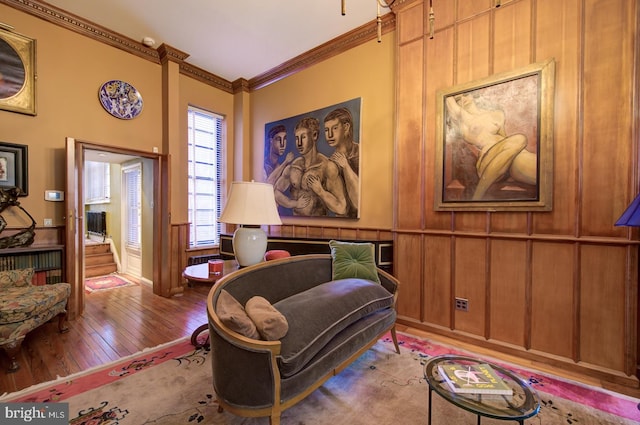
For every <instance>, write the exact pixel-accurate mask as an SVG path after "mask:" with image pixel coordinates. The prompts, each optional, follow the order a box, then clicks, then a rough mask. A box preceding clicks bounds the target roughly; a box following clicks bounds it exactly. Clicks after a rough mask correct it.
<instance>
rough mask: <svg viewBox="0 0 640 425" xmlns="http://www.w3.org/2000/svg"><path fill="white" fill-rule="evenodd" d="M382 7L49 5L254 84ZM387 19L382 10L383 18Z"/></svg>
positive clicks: (280, 2)
mask: <svg viewBox="0 0 640 425" xmlns="http://www.w3.org/2000/svg"><path fill="white" fill-rule="evenodd" d="M376 2H377V0H345V3H346V14H345V15H344V16H342V14H341V10H342V7H341V0H331V1H327V0H225V1H222V0H109V1H104V0H47V3H49V4H51V5H53V6H56V7H59V8H60V9H63V10H65V11H67V12H71V13H73V14H74V15H78V16H80V17H82V18H85V19H87V20H89V21H92V22H93V23H96V24H99V25H101V26H103V27H106V28H108V29H110V30H112V31H114V32H117V33H120V34H121V35H125V36H127V37H129V38H131V39H134V40H136V41H142V39H143V38H144V37H151V38H153V39H154V40H155V42H156V44H155V46H154V48H157V47H158V46H160V45H161V44H162V43H165V44H167V45H169V46H171V47H173V48H175V49H178V50H181V51H183V52H185V53H187V54H189V55H190V56H189V57H188V58H187V59H186V60H185V62H188V63H190V64H192V65H195V66H197V67H199V68H202V69H204V70H205V71H208V72H211V73H212V74H215V75H217V76H219V77H222V78H224V79H226V80H228V81H235V80H237V79H238V78H245V79H247V80H248V79H251V78H253V77H256V76H258V75H260V74H262V73H264V72H266V71H269V70H271V69H273V68H275V67H277V66H278V65H280V64H282V63H284V62H286V61H288V60H290V59H292V58H294V57H296V56H298V55H300V54H302V53H304V52H307V51H309V50H311V49H313V48H314V47H317V46H319V45H321V44H323V43H326V42H327V41H330V40H332V39H333V38H335V37H338V36H340V35H342V34H345V33H347V32H349V31H351V30H352V29H355V28H357V27H359V26H361V25H364V24H366V23H370V24H371V25H375V19H376V13H377V3H376ZM388 12H389V9H387V8H381V14H386V13H388Z"/></svg>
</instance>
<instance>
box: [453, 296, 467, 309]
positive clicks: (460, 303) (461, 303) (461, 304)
mask: <svg viewBox="0 0 640 425" xmlns="http://www.w3.org/2000/svg"><path fill="white" fill-rule="evenodd" d="M456 310H460V311H469V300H468V299H466V298H459V297H456Z"/></svg>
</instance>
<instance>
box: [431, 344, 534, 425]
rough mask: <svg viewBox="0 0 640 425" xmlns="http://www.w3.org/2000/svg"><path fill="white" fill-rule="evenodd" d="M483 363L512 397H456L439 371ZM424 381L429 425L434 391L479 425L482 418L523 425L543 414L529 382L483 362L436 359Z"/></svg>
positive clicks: (474, 395)
mask: <svg viewBox="0 0 640 425" xmlns="http://www.w3.org/2000/svg"><path fill="white" fill-rule="evenodd" d="M481 363H484V364H488V365H490V366H491V368H493V369H494V370H495V371H496V373H497V374H498V375H499V376H500V377H501V378H502V380H503V381H504V382H505V384H507V385H508V386H509V387H510V388H511V389H512V390H513V395H510V396H502V395H494V394H486V395H485V394H459V393H454V392H453V391H452V390H451V389H450V387H449V385H448V384H447V382H446V381H445V380H444V378H443V377H442V376H440V372H439V371H438V366H444V365H449V364H457V365H462V366H465V367H466V366H469V365H476V364H481ZM424 377H425V379H426V381H427V383H428V384H429V425H431V407H432V404H431V402H432V394H433V391H435V392H436V393H438V394H439V395H440V396H441V397H442V398H444V399H445V400H446V401H448V402H449V403H452V404H454V405H456V406H458V407H460V408H462V409H464V410H467V411H469V412H471V413H474V414H476V415H477V416H478V425H480V421H481V419H482V417H483V416H485V417H488V418H493V419H498V420H507V421H516V422H518V423H519V424H524V420H525V419H527V418H530V417H532V416H535V415H537V414H538V412H539V411H540V398H539V397H538V393H537V392H536V391H535V390H534V389H533V388H531V386H530V385H529V384H528V383H527V382H526V381H524V380H523V379H522V378H520V377H518V376H517V375H516V374H515V373H513V372H511V371H510V370H508V369H505V368H503V367H501V366H498V365H495V364H493V363H490V362H487V361H484V360H480V359H476V358H473V357H466V356H457V355H443V356H435V357H433V358H431V359H430V360H429V361H428V362H427V364H426V365H425V366H424Z"/></svg>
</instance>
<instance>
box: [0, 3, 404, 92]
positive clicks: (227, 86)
mask: <svg viewBox="0 0 640 425" xmlns="http://www.w3.org/2000/svg"><path fill="white" fill-rule="evenodd" d="M404 1H406V0H398V2H399V3H403V2H404ZM0 3H1V4H5V5H7V6H10V7H13V8H14V9H17V10H20V11H22V12H25V13H28V14H30V15H33V16H36V17H38V18H41V19H43V20H45V21H47V22H50V23H52V24H55V25H59V26H61V27H63V28H66V29H68V30H70V31H74V32H76V33H78V34H82V35H85V36H87V37H90V38H92V39H94V40H96V41H100V42H102V43H105V44H108V45H110V46H113V47H116V48H118V49H121V50H124V51H126V52H129V53H131V54H133V55H136V56H138V57H141V58H143V59H147V60H149V61H151V62H153V63H158V64H160V63H162V62H161V60H162V58H163V57H164V58H165V59H171V60H174V61H175V62H178V63H179V65H180V73H181V74H183V75H186V76H189V77H192V78H194V79H196V80H198V81H200V82H202V83H205V84H208V85H210V86H212V87H215V88H218V89H220V90H223V91H225V92H228V93H232V94H235V93H238V92H240V91H249V92H250V91H253V90H257V89H260V88H262V87H265V86H267V85H269V84H271V83H275V82H276V81H279V80H281V79H283V78H285V77H288V76H290V75H293V74H295V73H297V72H299V71H302V70H304V69H307V68H309V67H310V66H312V65H315V64H318V63H320V62H322V61H324V60H327V59H329V58H330V57H332V56H336V55H339V54H340V53H343V52H345V51H347V50H349V49H352V48H354V47H357V46H359V45H361V44H363V43H366V42H368V41H371V40H373V39H375V38H376V36H377V28H376V20H375V19H373V20H372V21H370V22H368V23H366V24H364V25H362V26H360V27H358V28H356V29H354V30H353V31H350V32H348V33H346V34H343V35H341V36H339V37H336V38H334V39H333V40H331V41H328V42H327V43H324V44H322V45H320V46H318V47H316V48H314V49H312V50H309V51H308V52H306V53H303V54H301V55H299V56H297V57H295V58H293V59H291V60H289V61H287V62H285V63H283V64H281V65H279V66H278V67H276V68H273V69H271V70H269V71H267V72H265V73H263V74H260V75H258V76H256V77H254V78H252V79H250V80H246V79H244V78H239V79H238V80H236V81H234V82H233V83H232V82H230V81H228V80H226V79H224V78H222V77H219V76H217V75H215V74H212V73H210V72H208V71H206V70H204V69H202V68H198V67H197V66H194V65H191V64H188V63H186V62H184V60H185V59H186V58H187V57H189V54H188V53H185V52H180V51H179V50H177V49H174V48H169V47H168V46H166V45H165V44H163V45H161V46H160V47H158V49H157V50H156V49H152V48H149V47H147V46H145V45H143V44H142V42H140V41H136V40H133V39H131V38H128V37H126V36H124V35H122V34H118V33H116V32H114V31H112V30H109V29H107V28H105V27H102V26H100V25H98V24H95V23H93V22H91V21H89V20H87V19H84V18H82V17H80V16H77V15H74V14H72V13H69V12H67V11H64V10H62V9H59V8H57V7H55V6H52V5H50V4H48V3H45V2H40V1H35V0H34V1H28V0H0ZM395 27H396V18H395V14H394V13H387V14H386V15H384V16H383V17H382V33H383V34H386V33H388V32H390V31H393V30H395ZM163 46H165V48H166V49H164V50H163Z"/></svg>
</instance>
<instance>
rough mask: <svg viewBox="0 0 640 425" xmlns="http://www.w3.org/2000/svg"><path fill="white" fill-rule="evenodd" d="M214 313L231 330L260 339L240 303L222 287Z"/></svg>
mask: <svg viewBox="0 0 640 425" xmlns="http://www.w3.org/2000/svg"><path fill="white" fill-rule="evenodd" d="M216 314H217V315H218V317H219V318H220V321H221V322H222V324H224V325H225V326H226V327H228V328H229V329H231V330H232V331H234V332H238V333H239V334H241V335H244V336H246V337H249V338H252V339H260V334H259V333H258V330H257V329H256V325H255V324H254V323H253V321H252V320H251V318H249V316H248V315H247V312H246V311H245V310H244V308H243V307H242V304H240V303H239V302H238V300H236V299H235V298H233V296H232V295H231V294H230V293H228V292H227V291H225V290H224V289H223V290H222V291H220V295H219V296H218V302H217V304H216Z"/></svg>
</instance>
